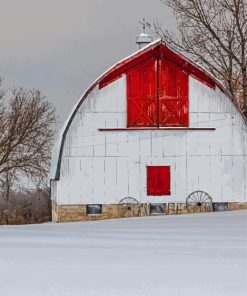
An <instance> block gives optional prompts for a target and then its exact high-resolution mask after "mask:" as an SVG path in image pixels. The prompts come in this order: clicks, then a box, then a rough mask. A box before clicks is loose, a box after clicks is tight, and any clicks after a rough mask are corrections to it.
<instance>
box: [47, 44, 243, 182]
mask: <svg viewBox="0 0 247 296" xmlns="http://www.w3.org/2000/svg"><path fill="white" fill-rule="evenodd" d="M152 57H165V58H166V59H167V60H170V61H172V62H173V63H175V64H177V65H178V66H179V67H182V68H183V69H184V70H186V71H187V72H188V73H189V74H190V75H191V76H193V77H195V78H196V79H198V80H200V81H201V82H202V83H204V84H206V85H208V86H209V87H211V88H215V86H218V87H219V88H220V89H221V90H222V91H223V92H224V93H225V94H226V95H227V96H228V97H229V99H231V100H232V101H233V103H234V104H235V106H236V108H237V109H238V111H239V112H240V113H241V116H243V118H244V120H245V122H246V123H247V120H246V117H245V116H244V115H243V113H242V112H241V110H240V109H239V107H238V106H237V104H236V102H235V101H234V99H233V98H232V96H231V94H230V93H229V92H228V91H227V89H226V88H225V87H224V86H223V84H222V83H221V82H220V81H219V80H218V79H216V78H215V77H214V76H213V75H212V74H211V73H209V72H208V71H207V70H206V69H204V68H203V67H202V66H201V65H199V64H197V63H195V62H193V61H192V60H190V59H188V58H187V57H185V56H184V55H183V54H181V53H179V52H178V51H177V50H175V49H173V48H171V47H170V46H169V45H167V44H166V43H165V42H164V41H163V40H161V39H157V40H155V41H153V42H151V43H149V44H148V45H147V46H145V47H143V48H142V49H140V50H138V51H136V52H135V53H133V54H132V55H130V56H128V57H127V58H125V59H123V60H121V61H120V62H118V63H117V64H115V65H114V66H112V67H111V68H109V69H108V70H107V71H106V72H104V73H103V74H102V75H101V76H100V77H99V78H98V79H96V80H95V81H94V82H93V83H92V84H91V86H90V87H89V88H88V89H87V90H86V91H85V93H84V94H83V95H82V96H81V98H80V99H79V100H78V102H77V104H76V105H75V106H74V108H73V109H72V111H71V112H70V114H69V116H68V117H67V119H66V121H65V123H64V125H63V127H62V128H61V129H60V131H59V133H58V136H57V140H56V142H55V145H54V147H53V153H52V162H51V167H50V174H49V177H50V179H55V180H59V177H60V164H61V158H62V152H63V146H64V141H65V138H66V134H67V132H68V129H69V127H70V124H71V122H72V120H73V118H74V116H75V114H76V113H77V110H78V109H79V107H80V106H81V104H82V102H83V101H84V99H85V98H86V97H87V95H88V94H89V93H90V92H91V91H92V89H94V88H95V86H96V85H99V88H103V87H104V86H106V85H107V84H109V83H111V82H113V81H114V80H116V79H118V78H120V77H121V76H122V75H124V74H125V73H126V72H127V71H128V70H130V69H132V68H133V67H135V66H136V65H138V64H140V63H142V62H144V61H146V60H148V59H150V58H152Z"/></svg>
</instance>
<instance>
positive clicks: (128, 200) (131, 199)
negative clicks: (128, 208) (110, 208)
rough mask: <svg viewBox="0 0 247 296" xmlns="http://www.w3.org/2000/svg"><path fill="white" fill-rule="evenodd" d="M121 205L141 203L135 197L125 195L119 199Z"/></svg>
mask: <svg viewBox="0 0 247 296" xmlns="http://www.w3.org/2000/svg"><path fill="white" fill-rule="evenodd" d="M119 204H120V205H128V204H137V205H138V204H139V202H138V200H137V199H135V198H134V197H130V196H128V197H124V198H122V199H121V200H120V201H119Z"/></svg>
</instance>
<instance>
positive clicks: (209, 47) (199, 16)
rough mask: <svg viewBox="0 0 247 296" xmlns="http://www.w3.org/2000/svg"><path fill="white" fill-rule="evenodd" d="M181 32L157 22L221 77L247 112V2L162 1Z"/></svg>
mask: <svg viewBox="0 0 247 296" xmlns="http://www.w3.org/2000/svg"><path fill="white" fill-rule="evenodd" d="M161 2H162V3H164V4H165V5H166V6H167V7H170V8H171V9H172V10H173V12H174V13H175V16H176V18H177V22H178V34H176V35H175V34H173V33H171V32H169V31H167V30H164V29H163V28H162V26H161V24H160V23H159V22H158V21H155V22H154V29H155V32H156V33H157V35H159V36H160V37H161V38H163V39H164V41H165V42H167V43H168V44H170V45H171V46H173V47H174V48H175V49H177V50H179V51H181V52H183V53H185V54H186V55H188V56H189V57H191V58H192V59H193V60H195V61H196V62H199V63H201V64H202V65H203V66H204V67H205V68H206V69H208V70H209V71H210V72H211V73H212V74H213V75H215V76H216V77H217V78H218V79H220V80H221V81H222V82H223V83H224V84H225V86H226V87H227V88H228V90H229V91H230V92H231V94H232V95H233V96H234V98H235V99H236V100H237V102H238V103H239V105H240V106H241V107H243V110H244V112H245V114H247V1H246V0H161Z"/></svg>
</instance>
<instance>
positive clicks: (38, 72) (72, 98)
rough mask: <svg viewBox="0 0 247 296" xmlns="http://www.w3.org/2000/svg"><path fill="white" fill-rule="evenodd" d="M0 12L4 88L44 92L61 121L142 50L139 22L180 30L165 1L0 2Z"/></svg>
mask: <svg viewBox="0 0 247 296" xmlns="http://www.w3.org/2000/svg"><path fill="white" fill-rule="evenodd" d="M0 7H1V15H0V45H1V47H0V76H2V77H4V86H6V87H9V86H23V87H25V88H39V89H41V90H42V92H43V93H44V94H45V95H46V96H47V98H48V99H49V100H50V101H51V102H52V103H53V104H54V105H55V107H56V109H57V114H58V115H59V117H60V118H59V121H64V119H65V117H66V116H67V115H68V113H69V112H70V110H71V108H72V107H73V105H74V104H75V102H76V101H77V100H78V99H79V97H80V96H81V94H82V93H83V92H84V91H85V89H86V88H87V87H88V86H89V85H90V84H91V83H92V82H93V81H94V80H95V79H96V78H97V77H98V76H99V75H100V74H101V73H102V72H104V71H105V70H106V69H107V68H109V67H110V66H112V65H113V64H114V63H115V62H117V61H118V60H120V59H122V58H124V57H125V56H127V55H129V54H131V53H133V52H134V51H136V50H137V47H136V45H135V43H134V38H135V36H136V35H138V34H139V33H140V32H141V30H142V29H141V25H140V24H139V23H138V20H140V19H142V18H143V17H145V18H146V20H147V21H149V22H152V21H153V20H155V19H159V20H160V21H161V22H162V24H163V25H164V27H166V28H168V29H174V28H175V18H174V16H173V15H172V13H171V11H169V10H168V9H167V8H166V7H165V6H164V5H163V4H162V3H161V2H160V0H122V1H120V0H94V1H93V0H91V1H90V0H87V1H85V0H42V1H41V0H21V1H20V0H0ZM59 125H60V124H59Z"/></svg>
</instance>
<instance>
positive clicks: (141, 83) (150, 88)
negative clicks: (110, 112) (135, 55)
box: [127, 59, 157, 127]
mask: <svg viewBox="0 0 247 296" xmlns="http://www.w3.org/2000/svg"><path fill="white" fill-rule="evenodd" d="M156 64H157V61H156V60H155V59H152V60H149V61H148V62H145V63H144V64H142V65H141V66H138V67H136V68H134V69H133V70H131V71H129V72H128V73H127V98H128V99H127V110H128V111H127V113H128V115H127V122H128V123H127V124H128V127H136V126H140V127H145V126H148V127H154V126H157V75H156V72H157V71H156V68H157V66H156Z"/></svg>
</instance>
